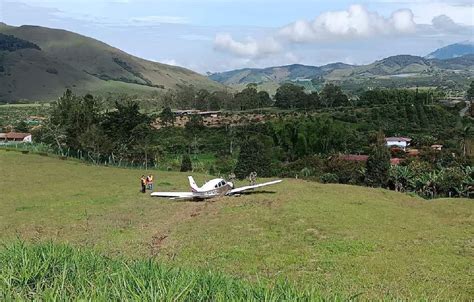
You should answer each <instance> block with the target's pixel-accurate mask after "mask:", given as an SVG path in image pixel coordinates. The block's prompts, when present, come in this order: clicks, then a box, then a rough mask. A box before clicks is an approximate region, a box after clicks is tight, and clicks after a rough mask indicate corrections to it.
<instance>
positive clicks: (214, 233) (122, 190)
mask: <svg viewBox="0 0 474 302" xmlns="http://www.w3.org/2000/svg"><path fill="white" fill-rule="evenodd" d="M141 174H142V171H138V170H124V169H115V168H104V167H91V166H86V165H84V164H82V163H78V162H73V161H59V160H57V159H53V158H48V157H41V156H38V155H32V154H28V155H22V154H19V153H16V152H5V151H2V150H0V175H2V178H1V179H0V191H1V192H2V195H1V196H0V209H1V210H0V230H1V233H0V241H5V242H9V241H11V240H13V239H14V238H17V237H20V238H23V239H27V240H39V239H53V240H58V241H66V242H70V243H72V244H75V245H80V246H90V247H94V248H96V249H98V250H100V251H102V252H105V253H106V254H108V255H127V256H130V257H142V256H149V255H150V254H152V255H154V256H156V257H157V258H158V259H161V260H163V261H165V262H169V263H172V264H173V265H176V266H184V267H193V268H196V267H199V268H204V269H208V268H209V269H212V270H219V271H223V272H226V273H230V274H233V275H237V276H242V277H245V278H247V279H251V280H256V279H257V278H263V279H269V280H273V279H274V278H278V277H284V278H288V279H290V280H291V281H293V282H296V283H298V284H300V286H302V287H307V286H311V287H313V288H316V289H318V290H321V291H322V292H323V293H325V294H330V293H342V294H343V295H345V296H348V295H353V294H358V293H362V297H364V298H380V297H384V296H392V297H393V296H394V297H411V298H414V297H417V298H420V297H427V298H432V299H433V298H439V299H454V298H459V299H468V298H469V297H472V296H473V295H474V288H473V285H472V282H471V281H472V278H473V271H472V257H473V256H474V254H473V242H472V238H473V236H474V228H473V224H474V218H473V213H474V204H473V203H472V201H469V200H461V199H453V200H447V199H445V200H443V199H440V200H436V201H425V200H422V199H419V198H413V197H410V196H407V195H403V194H398V193H395V192H389V191H385V190H374V189H367V188H362V187H352V186H344V185H322V184H318V183H311V182H304V181H299V180H291V179H288V180H285V182H284V183H282V184H281V185H278V186H275V187H273V188H271V189H269V192H267V193H263V194H254V195H246V196H241V197H238V198H222V199H220V200H215V201H214V202H205V203H194V202H174V201H168V200H160V199H152V198H150V197H149V196H148V195H142V194H140V193H138V177H139V176H140V175H141ZM155 175H156V176H157V177H158V180H157V187H158V188H159V189H161V190H187V187H188V184H187V182H186V178H185V175H184V174H181V173H173V172H156V173H155ZM196 179H197V181H198V182H200V183H202V182H203V181H204V180H205V179H206V176H204V175H196ZM270 191H271V192H275V193H271V192H270Z"/></svg>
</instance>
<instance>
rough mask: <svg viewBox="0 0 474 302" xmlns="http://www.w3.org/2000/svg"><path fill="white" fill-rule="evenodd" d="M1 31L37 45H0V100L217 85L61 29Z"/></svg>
mask: <svg viewBox="0 0 474 302" xmlns="http://www.w3.org/2000/svg"><path fill="white" fill-rule="evenodd" d="M0 34H2V36H0V40H2V41H3V40H5V39H6V38H5V37H8V36H13V37H15V38H17V39H20V40H22V41H24V43H33V44H34V45H36V46H38V48H39V49H37V48H21V47H18V48H17V49H15V50H12V49H10V50H8V49H6V48H0V66H1V68H0V79H1V81H0V101H14V100H19V99H27V100H44V99H46V100H51V99H55V98H56V97H58V96H60V95H61V94H62V93H63V92H64V90H65V89H66V88H70V89H72V90H73V91H74V92H76V93H78V94H84V93H94V94H104V93H109V92H110V93H122V92H127V93H137V94H149V93H151V92H153V91H158V92H159V91H162V90H163V89H164V88H176V87H177V86H178V85H191V84H192V85H194V86H196V87H198V88H207V89H211V90H213V89H218V88H220V87H222V86H221V85H220V84H218V83H216V82H213V81H211V80H209V79H207V78H206V77H205V76H202V75H200V74H197V73H195V72H193V71H191V70H187V69H185V68H181V67H175V66H170V65H165V64H160V63H156V62H151V61H147V60H143V59H140V58H137V57H134V56H132V55H129V54H127V53H125V52H123V51H121V50H119V49H116V48H113V47H111V46H109V45H107V44H105V43H102V42H100V41H97V40H94V39H92V38H88V37H85V36H81V35H79V34H75V33H72V32H68V31H65V30H59V29H51V28H45V27H39V26H20V27H13V26H8V25H4V24H0ZM0 45H2V43H1V41H0Z"/></svg>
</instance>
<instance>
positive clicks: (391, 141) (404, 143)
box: [385, 137, 411, 150]
mask: <svg viewBox="0 0 474 302" xmlns="http://www.w3.org/2000/svg"><path fill="white" fill-rule="evenodd" d="M410 142H411V138H408V137H386V138H385V145H386V146H387V147H399V148H401V149H403V150H406V148H407V147H408V146H410Z"/></svg>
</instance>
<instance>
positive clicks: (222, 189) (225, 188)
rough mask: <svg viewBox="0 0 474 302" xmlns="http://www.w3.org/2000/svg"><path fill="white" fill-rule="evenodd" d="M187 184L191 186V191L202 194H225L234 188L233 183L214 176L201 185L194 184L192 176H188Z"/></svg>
mask: <svg viewBox="0 0 474 302" xmlns="http://www.w3.org/2000/svg"><path fill="white" fill-rule="evenodd" d="M188 179H189V185H190V186H191V191H192V192H193V193H194V194H196V195H203V196H206V197H207V196H216V195H221V196H223V195H225V194H226V193H227V192H229V191H230V190H232V189H233V188H234V185H233V184H232V183H231V182H227V181H225V179H222V178H215V179H212V180H210V181H208V182H206V183H205V184H204V185H202V186H201V187H198V186H197V185H196V182H195V181H194V179H193V177H192V176H188Z"/></svg>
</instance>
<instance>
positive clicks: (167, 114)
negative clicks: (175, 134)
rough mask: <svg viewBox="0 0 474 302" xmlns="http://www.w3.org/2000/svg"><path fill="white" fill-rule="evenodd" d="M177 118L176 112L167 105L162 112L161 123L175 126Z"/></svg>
mask: <svg viewBox="0 0 474 302" xmlns="http://www.w3.org/2000/svg"><path fill="white" fill-rule="evenodd" d="M175 120H176V117H175V115H174V113H173V112H172V111H171V108H170V107H165V108H164V109H163V111H161V113H160V123H161V124H162V125H163V126H165V127H166V126H169V125H170V126H173V125H174V122H175Z"/></svg>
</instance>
